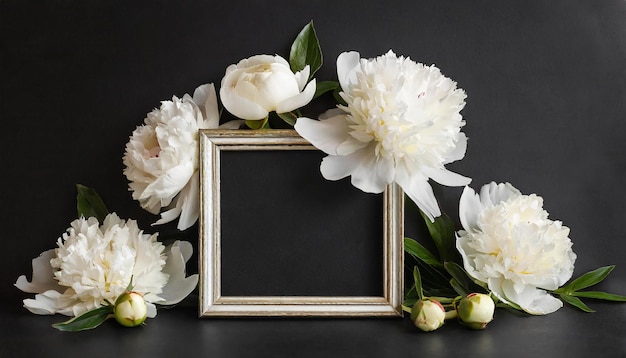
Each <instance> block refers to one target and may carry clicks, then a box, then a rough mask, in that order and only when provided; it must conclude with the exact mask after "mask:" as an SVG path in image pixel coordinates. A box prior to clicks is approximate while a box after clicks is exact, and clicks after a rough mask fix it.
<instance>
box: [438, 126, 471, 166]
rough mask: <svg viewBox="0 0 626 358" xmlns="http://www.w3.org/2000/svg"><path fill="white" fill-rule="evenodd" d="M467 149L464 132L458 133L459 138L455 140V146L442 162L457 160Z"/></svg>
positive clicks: (463, 155) (461, 157)
mask: <svg viewBox="0 0 626 358" xmlns="http://www.w3.org/2000/svg"><path fill="white" fill-rule="evenodd" d="M466 151H467V137H466V136H465V133H463V132H461V133H459V138H458V140H457V141H456V146H455V147H454V149H453V150H452V151H451V152H449V153H448V155H447V156H446V160H445V161H444V162H443V164H448V163H452V162H456V161H457V160H461V159H463V157H465V152H466Z"/></svg>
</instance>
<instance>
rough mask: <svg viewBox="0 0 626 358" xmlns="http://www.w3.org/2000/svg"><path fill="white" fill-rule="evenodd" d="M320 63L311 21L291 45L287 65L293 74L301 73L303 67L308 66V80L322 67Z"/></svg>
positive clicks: (318, 48)
mask: <svg viewBox="0 0 626 358" xmlns="http://www.w3.org/2000/svg"><path fill="white" fill-rule="evenodd" d="M322 63H323V58H322V49H321V47H320V44H319V40H318V39H317V35H316V34H315V28H314V27H313V21H311V22H309V23H308V24H307V25H306V26H304V28H302V30H301V31H300V33H299V34H298V36H297V37H296V39H295V40H294V42H293V44H292V45H291V51H290V52H289V65H290V66H291V70H292V71H293V72H294V73H295V72H298V71H302V69H303V68H304V67H306V66H307V65H309V66H310V70H311V72H310V74H309V79H311V78H313V75H314V74H315V72H317V70H318V69H319V68H320V67H322Z"/></svg>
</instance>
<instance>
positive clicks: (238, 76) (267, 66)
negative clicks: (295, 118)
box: [220, 55, 316, 120]
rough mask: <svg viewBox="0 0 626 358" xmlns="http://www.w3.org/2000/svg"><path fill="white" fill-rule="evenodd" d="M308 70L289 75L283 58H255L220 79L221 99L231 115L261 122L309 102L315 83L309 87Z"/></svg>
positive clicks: (229, 69)
mask: <svg viewBox="0 0 626 358" xmlns="http://www.w3.org/2000/svg"><path fill="white" fill-rule="evenodd" d="M309 73H310V67H309V66H308V65H307V66H306V67H305V68H304V69H303V70H302V71H298V72H296V73H293V72H291V68H290V67H289V63H288V62H287V61H286V60H285V59H284V58H282V57H280V56H278V55H276V56H270V55H256V56H252V57H250V58H247V59H243V60H241V61H239V63H237V64H236V65H230V66H228V68H227V69H226V74H225V75H224V78H223V79H222V84H221V88H220V98H221V100H222V103H223V104H224V107H225V108H226V109H227V110H228V111H229V112H230V113H232V114H233V115H235V116H237V117H239V118H242V119H248V120H258V119H264V118H266V117H267V116H268V114H269V112H274V111H275V112H277V113H286V112H290V111H293V110H296V109H298V108H300V107H303V106H305V105H306V104H307V103H309V102H311V100H312V99H313V96H314V95H315V88H316V82H315V79H313V80H311V81H310V82H309V83H308V84H307V81H308V79H309Z"/></svg>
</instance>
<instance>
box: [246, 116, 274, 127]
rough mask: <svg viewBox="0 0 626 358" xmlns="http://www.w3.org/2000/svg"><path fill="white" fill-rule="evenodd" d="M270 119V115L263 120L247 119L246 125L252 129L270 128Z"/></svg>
mask: <svg viewBox="0 0 626 358" xmlns="http://www.w3.org/2000/svg"><path fill="white" fill-rule="evenodd" d="M268 119H269V116H267V117H265V118H264V119H261V120H248V119H246V121H245V123H246V126H247V127H248V128H250V129H268V128H269V124H268Z"/></svg>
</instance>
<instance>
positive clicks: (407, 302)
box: [402, 298, 417, 312]
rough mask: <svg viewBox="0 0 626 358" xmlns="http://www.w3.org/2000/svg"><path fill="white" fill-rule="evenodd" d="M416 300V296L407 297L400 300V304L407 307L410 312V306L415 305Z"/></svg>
mask: <svg viewBox="0 0 626 358" xmlns="http://www.w3.org/2000/svg"><path fill="white" fill-rule="evenodd" d="M416 302H417V298H408V299H406V300H404V301H402V306H406V307H409V312H411V310H410V308H411V307H413V306H415V303H416Z"/></svg>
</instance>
